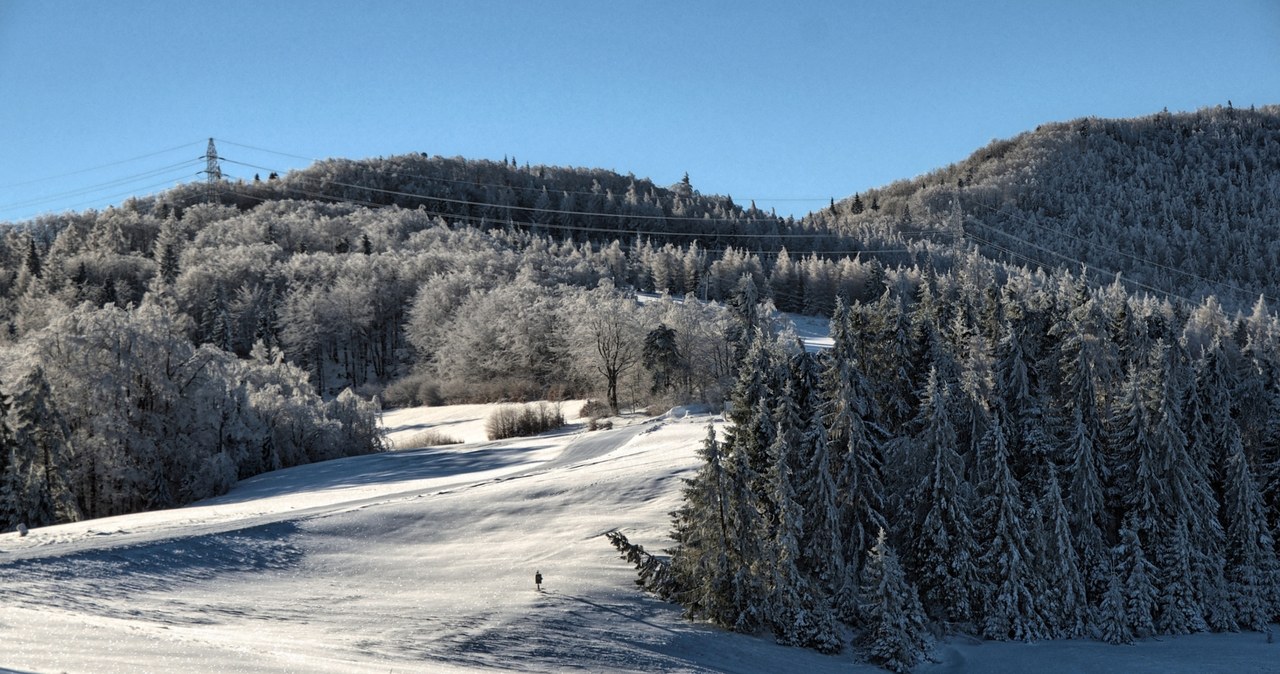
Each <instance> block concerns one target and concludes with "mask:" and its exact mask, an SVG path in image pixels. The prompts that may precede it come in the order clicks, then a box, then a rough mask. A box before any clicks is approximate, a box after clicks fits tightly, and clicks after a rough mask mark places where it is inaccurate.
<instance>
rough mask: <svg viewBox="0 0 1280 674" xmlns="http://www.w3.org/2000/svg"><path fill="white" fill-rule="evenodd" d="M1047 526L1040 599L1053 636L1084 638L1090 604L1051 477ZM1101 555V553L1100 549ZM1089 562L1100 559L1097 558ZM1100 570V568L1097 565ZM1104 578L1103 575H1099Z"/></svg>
mask: <svg viewBox="0 0 1280 674" xmlns="http://www.w3.org/2000/svg"><path fill="white" fill-rule="evenodd" d="M1044 507H1045V515H1046V519H1047V524H1048V531H1046V532H1045V533H1046V534H1047V536H1048V545H1047V546H1046V550H1045V553H1046V554H1045V555H1044V556H1043V557H1042V558H1041V559H1040V560H1038V561H1039V562H1040V563H1039V566H1040V568H1041V569H1042V571H1041V573H1040V576H1041V583H1040V586H1039V588H1038V589H1039V590H1040V591H1039V592H1038V593H1037V594H1038V598H1039V601H1040V608H1041V611H1040V613H1041V615H1042V616H1044V618H1045V621H1046V623H1047V627H1048V630H1049V633H1050V634H1051V635H1052V636H1055V637H1058V636H1065V637H1079V636H1083V635H1084V632H1085V626H1086V624H1087V623H1088V617H1089V600H1088V596H1087V593H1086V591H1085V582H1084V577H1083V574H1082V573H1081V570H1080V567H1081V564H1080V559H1081V558H1080V557H1079V556H1077V554H1076V545H1075V541H1074V539H1073V538H1072V534H1071V525H1070V519H1071V515H1070V513H1069V512H1068V510H1067V507H1066V504H1065V503H1063V500H1062V489H1061V488H1060V487H1059V486H1058V478H1057V476H1055V475H1054V474H1053V473H1050V474H1049V483H1048V492H1046V493H1045V496H1044ZM1099 552H1102V550H1101V549H1100V550H1099ZM1088 559H1091V560H1093V559H1098V558H1096V557H1092V558H1088ZM1095 565H1097V566H1101V565H1100V564H1095ZM1099 575H1101V574H1099Z"/></svg>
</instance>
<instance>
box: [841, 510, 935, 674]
mask: <svg viewBox="0 0 1280 674" xmlns="http://www.w3.org/2000/svg"><path fill="white" fill-rule="evenodd" d="M862 612H863V613H864V614H865V615H866V616H867V624H866V626H865V627H864V628H863V631H862V633H861V634H860V635H859V636H858V640H857V645H858V648H859V649H860V650H861V651H862V653H863V654H864V656H865V657H866V658H867V659H868V660H869V661H871V662H873V663H875V664H877V665H880V666H881V667H884V668H885V669H888V670H889V671H891V672H909V671H911V669H912V668H914V667H915V666H916V665H917V664H918V663H919V662H920V661H921V660H923V659H924V657H925V656H926V655H927V654H928V641H927V638H926V636H925V635H926V631H925V629H926V627H925V615H924V610H923V609H922V608H921V606H920V599H919V597H918V595H917V594H916V589H915V587H914V586H913V585H912V584H911V583H910V582H909V581H908V580H907V578H906V576H905V575H904V574H903V572H902V567H901V566H900V565H899V564H898V556H897V555H896V554H895V553H894V551H893V547H892V546H891V545H890V544H889V542H888V540H887V539H886V537H885V535H884V532H880V534H879V536H878V537H877V539H876V544H875V546H874V547H873V548H872V549H871V554H870V555H869V557H868V559H867V568H866V573H865V574H864V577H863V583H862Z"/></svg>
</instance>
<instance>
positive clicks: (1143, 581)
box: [1115, 518, 1157, 637]
mask: <svg viewBox="0 0 1280 674" xmlns="http://www.w3.org/2000/svg"><path fill="white" fill-rule="evenodd" d="M1115 556H1116V557H1117V558H1118V568H1117V573H1118V574H1121V575H1122V577H1123V580H1124V607H1125V623H1126V624H1127V625H1128V626H1129V630H1130V631H1131V632H1132V633H1133V634H1134V635H1136V636H1138V637H1149V636H1152V635H1153V634H1155V631H1156V624H1155V609H1156V601H1157V597H1156V587H1155V583H1154V578H1153V576H1154V575H1155V573H1156V568H1155V566H1154V565H1152V564H1151V562H1149V561H1147V556H1146V553H1145V552H1144V551H1143V549H1142V542H1141V540H1140V539H1139V536H1138V531H1137V529H1136V528H1135V527H1134V525H1133V523H1132V522H1131V520H1130V518H1126V519H1125V523H1124V524H1123V525H1121V527H1120V545H1119V546H1118V547H1117V548H1116V552H1115Z"/></svg>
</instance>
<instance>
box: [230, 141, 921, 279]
mask: <svg viewBox="0 0 1280 674" xmlns="http://www.w3.org/2000/svg"><path fill="white" fill-rule="evenodd" d="M223 161H226V162H228V163H235V162H233V161H232V160H229V159H226V158H223ZM227 177H230V178H233V179H236V180H239V181H241V182H242V183H243V182H245V181H244V178H243V177H240V176H233V175H229V174H228V175H227ZM231 188H232V190H233V191H234V193H235V194H236V195H238V196H242V197H246V198H249V199H253V200H255V201H261V202H266V201H269V199H267V198H266V197H260V196H256V195H252V194H248V193H246V192H242V191H238V190H237V189H236V186H234V185H233V186H231ZM294 191H296V192H298V193H299V194H302V195H303V196H309V197H314V198H317V199H330V200H333V201H339V202H344V203H350V204H353V205H356V206H365V207H370V208H385V207H386V205H385V204H378V203H374V202H370V201H366V200H363V199H353V198H349V197H335V196H332V195H328V194H324V193H320V192H312V191H308V190H301V189H296V188H295V189H294ZM423 198H424V199H425V198H429V197H423ZM414 212H419V213H423V214H425V215H431V216H437V217H440V218H444V219H446V220H451V221H454V222H461V223H465V224H469V225H477V224H478V225H486V224H487V225H492V226H495V227H498V226H502V225H520V226H522V227H525V228H527V229H529V230H532V231H537V230H538V229H543V230H557V231H573V232H593V233H600V234H622V235H626V236H631V237H642V238H643V237H648V238H662V237H674V236H685V237H694V239H695V241H696V240H697V239H699V238H700V239H706V240H715V239H720V238H750V239H756V240H765V239H770V238H779V237H785V236H795V237H808V238H833V239H842V238H847V237H841V236H833V235H826V234H803V235H802V234H795V235H785V234H742V233H732V232H730V233H724V234H716V233H711V232H689V231H666V232H662V231H656V230H630V229H616V228H606V227H590V226H586V225H564V224H558V223H538V222H531V221H528V220H511V219H502V220H495V219H491V218H487V217H485V216H479V215H466V214H458V213H449V212H446V211H437V210H433V209H428V208H424V207H419V208H418V209H416V210H415V211H414ZM582 215H594V213H582ZM726 250H727V249H725V248H719V249H710V248H705V249H703V251H704V252H708V253H723V252H725V251H726ZM743 250H747V249H745V248H744V249H743ZM753 252H754V253H756V254H758V255H773V256H776V255H779V254H781V252H782V251H781V250H777V251H773V250H756V251H753ZM918 252H920V251H918V250H912V249H907V248H894V249H867V250H791V249H788V250H787V255H795V256H806V255H819V256H821V255H833V256H834V255H844V256H852V255H859V254H867V255H874V254H908V255H909V254H916V253H918Z"/></svg>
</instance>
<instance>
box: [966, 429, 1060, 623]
mask: <svg viewBox="0 0 1280 674" xmlns="http://www.w3.org/2000/svg"><path fill="white" fill-rule="evenodd" d="M987 443H988V444H989V445H990V449H989V451H988V452H987V453H986V454H987V456H988V457H989V461H990V463H991V465H990V466H989V467H988V468H987V470H986V471H985V472H986V474H987V475H988V478H987V479H988V485H989V487H988V491H987V493H986V494H985V495H984V497H983V498H982V504H981V507H980V510H981V512H983V513H984V515H985V517H984V519H985V520H986V521H985V524H986V526H984V527H983V529H984V530H985V531H986V532H987V533H988V536H989V538H986V539H985V540H984V541H983V542H982V545H981V550H982V554H981V556H980V557H979V558H978V568H979V569H980V573H981V579H982V585H980V586H978V588H980V590H981V591H982V594H983V599H984V600H983V606H982V612H981V615H982V621H983V624H982V633H983V635H984V636H986V637H987V638H989V639H1000V640H1004V639H1017V640H1022V641H1030V640H1033V639H1038V638H1041V637H1042V636H1044V633H1045V627H1044V622H1043V618H1042V616H1041V609H1040V607H1039V606H1037V598H1036V597H1035V596H1033V594H1032V593H1033V592H1034V590H1035V589H1036V586H1037V582H1036V579H1035V573H1036V564H1035V561H1036V560H1035V559H1033V558H1032V554H1031V549H1030V548H1029V547H1028V545H1027V539H1028V531H1027V527H1026V525H1025V524H1024V522H1023V515H1024V514H1025V512H1026V510H1025V508H1024V507H1023V502H1022V496H1021V493H1020V491H1019V488H1018V482H1017V480H1015V479H1014V477H1013V473H1012V471H1011V470H1010V468H1009V451H1008V448H1007V446H1006V444H1005V439H1004V430H1003V429H1002V427H1001V425H1000V420H999V417H996V418H994V419H992V421H991V424H990V428H989V430H988V433H987ZM1032 524H1033V525H1038V524H1039V523H1038V522H1033V523H1032Z"/></svg>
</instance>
